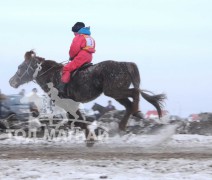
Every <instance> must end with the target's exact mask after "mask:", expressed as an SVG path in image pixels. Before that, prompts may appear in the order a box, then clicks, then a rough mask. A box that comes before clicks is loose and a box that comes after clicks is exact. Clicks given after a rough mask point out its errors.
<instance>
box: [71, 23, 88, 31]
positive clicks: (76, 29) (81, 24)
mask: <svg viewBox="0 0 212 180" xmlns="http://www.w3.org/2000/svg"><path fill="white" fill-rule="evenodd" d="M83 27H85V24H84V23H83V22H77V23H76V24H75V25H74V26H73V27H72V31H73V32H78V31H79V30H80V29H81V28H83Z"/></svg>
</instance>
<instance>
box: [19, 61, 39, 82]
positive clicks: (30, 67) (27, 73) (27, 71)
mask: <svg viewBox="0 0 212 180" xmlns="http://www.w3.org/2000/svg"><path fill="white" fill-rule="evenodd" d="M36 61H37V60H36ZM38 64H39V63H38ZM23 65H26V66H27V69H26V71H25V72H24V73H23V74H22V75H21V76H20V75H19V74H18V72H17V73H16V77H17V78H18V79H19V80H20V81H22V78H23V77H24V76H25V75H28V76H30V75H31V74H30V73H29V70H32V71H34V69H33V67H32V59H30V62H29V64H28V63H26V62H24V64H23ZM23 65H22V66H23ZM39 65H40V66H38V67H37V69H36V70H37V71H36V70H35V72H34V73H33V79H34V78H35V77H34V76H35V75H36V74H35V73H38V68H41V63H40V64H39ZM41 69H42V68H41ZM41 69H40V70H41Z"/></svg>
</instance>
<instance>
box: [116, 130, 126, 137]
mask: <svg viewBox="0 0 212 180" xmlns="http://www.w3.org/2000/svg"><path fill="white" fill-rule="evenodd" d="M118 134H119V136H124V135H125V134H126V132H125V131H122V130H120V131H119V133H118Z"/></svg>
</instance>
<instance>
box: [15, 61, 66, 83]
mask: <svg viewBox="0 0 212 180" xmlns="http://www.w3.org/2000/svg"><path fill="white" fill-rule="evenodd" d="M33 59H35V60H36V61H37V68H36V69H35V72H34V73H33V75H32V77H33V80H36V77H40V76H43V75H44V74H46V73H47V72H48V71H49V70H51V69H53V68H54V67H55V66H52V67H51V68H49V69H48V70H46V71H44V72H43V73H42V74H40V75H38V73H39V71H41V70H42V66H41V65H42V62H40V63H39V62H38V60H37V59H36V57H32V58H31V59H30V62H29V64H28V63H27V62H24V65H26V66H27V69H26V71H25V72H24V73H23V74H22V75H21V76H20V75H18V73H16V77H17V78H18V79H19V80H20V81H22V78H23V77H24V76H25V75H28V76H31V74H30V73H29V70H32V71H34V68H33V66H32V62H33V61H32V60H33ZM64 62H65V61H63V62H62V63H64ZM33 82H34V81H33Z"/></svg>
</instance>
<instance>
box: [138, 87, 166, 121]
mask: <svg viewBox="0 0 212 180" xmlns="http://www.w3.org/2000/svg"><path fill="white" fill-rule="evenodd" d="M147 92H150V91H147ZM140 93H141V96H142V97H143V98H144V99H145V100H146V101H148V102H149V103H151V104H152V105H153V106H154V107H155V108H156V109H157V112H158V115H159V118H161V117H162V109H163V107H164V105H163V102H164V100H165V99H166V98H167V97H166V95H165V94H157V95H154V94H153V95H149V94H147V93H145V92H144V90H141V89H140Z"/></svg>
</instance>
